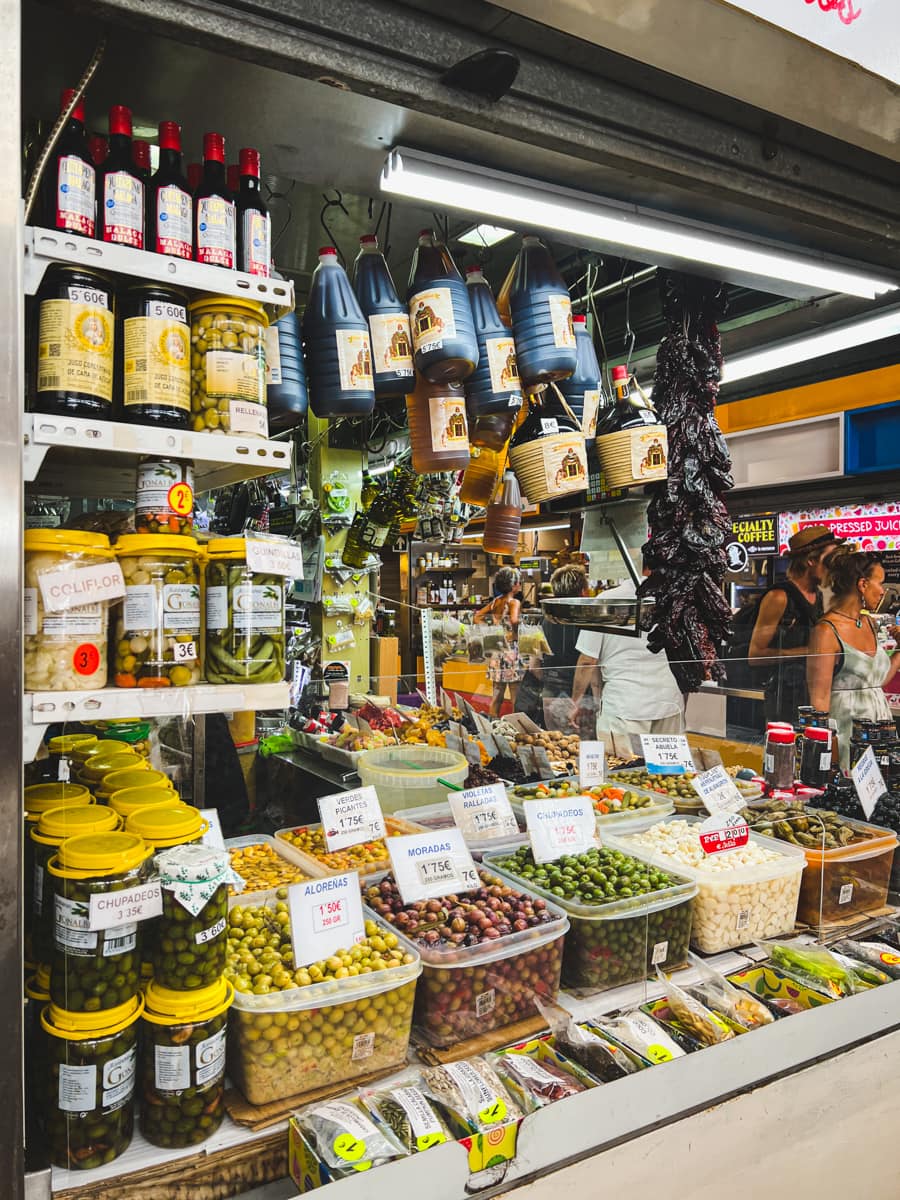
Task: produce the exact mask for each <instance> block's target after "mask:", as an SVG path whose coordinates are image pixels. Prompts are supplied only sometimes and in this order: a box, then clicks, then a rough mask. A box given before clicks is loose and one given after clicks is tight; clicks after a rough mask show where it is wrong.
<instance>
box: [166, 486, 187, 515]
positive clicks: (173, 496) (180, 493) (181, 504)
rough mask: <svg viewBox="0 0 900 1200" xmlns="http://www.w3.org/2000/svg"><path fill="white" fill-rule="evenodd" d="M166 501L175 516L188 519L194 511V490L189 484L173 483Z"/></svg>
mask: <svg viewBox="0 0 900 1200" xmlns="http://www.w3.org/2000/svg"><path fill="white" fill-rule="evenodd" d="M166 500H167V501H168V505H169V508H171V510H172V512H173V513H175V515H176V516H179V517H188V516H190V514H191V513H192V512H193V511H194V489H193V488H192V487H191V485H190V484H189V483H173V484H172V486H171V487H170V488H169V494H168V495H167V497H166Z"/></svg>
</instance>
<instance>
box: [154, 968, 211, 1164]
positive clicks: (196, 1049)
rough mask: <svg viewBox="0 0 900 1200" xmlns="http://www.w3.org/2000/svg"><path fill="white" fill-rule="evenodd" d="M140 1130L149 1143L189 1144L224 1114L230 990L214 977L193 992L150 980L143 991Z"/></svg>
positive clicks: (199, 1139) (207, 1132) (202, 1138)
mask: <svg viewBox="0 0 900 1200" xmlns="http://www.w3.org/2000/svg"><path fill="white" fill-rule="evenodd" d="M144 995H145V999H146V1006H145V1008H144V1030H143V1034H144V1036H143V1039H142V1042H143V1046H142V1050H141V1115H140V1127H141V1133H142V1134H143V1135H144V1137H145V1138H146V1139H147V1141H148V1142H151V1143H152V1144H153V1145H154V1146H166V1147H175V1146H194V1145H196V1144H197V1143H198V1142H203V1141H205V1140H206V1139H207V1138H208V1137H209V1136H210V1135H211V1134H213V1133H215V1131H216V1130H217V1129H218V1128H219V1126H220V1125H221V1124H222V1118H223V1117H224V1115H225V1103H224V1098H225V1039H226V1036H227V1025H228V1009H229V1008H230V1007H231V1003H232V1001H233V1000H234V988H233V987H232V985H231V984H230V983H229V982H228V980H227V979H217V980H216V981H215V982H214V983H211V984H210V985H209V986H208V987H204V988H201V989H199V990H198V991H193V992H179V991H173V990H171V989H170V988H167V987H164V986H162V985H161V984H160V982H159V980H157V979H153V980H151V981H150V983H148V984H147V987H146V988H145V989H144Z"/></svg>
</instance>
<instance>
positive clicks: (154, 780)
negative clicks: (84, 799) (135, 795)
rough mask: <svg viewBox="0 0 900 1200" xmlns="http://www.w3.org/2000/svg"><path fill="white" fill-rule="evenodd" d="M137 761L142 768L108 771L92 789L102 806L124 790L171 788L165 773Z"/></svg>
mask: <svg viewBox="0 0 900 1200" xmlns="http://www.w3.org/2000/svg"><path fill="white" fill-rule="evenodd" d="M138 761H139V762H141V763H143V766H140V767H137V766H127V767H119V768H117V769H116V770H115V771H108V772H107V773H106V774H105V775H104V776H103V778H102V779H101V780H100V782H99V783H98V784H97V786H96V787H95V788H94V795H95V796H96V797H97V799H98V800H99V801H100V802H101V803H102V804H109V801H110V799H111V798H112V797H113V796H114V795H115V794H116V792H122V791H124V790H125V789H126V788H136V787H140V788H145V787H157V788H171V787H172V780H171V779H170V778H169V777H168V775H167V774H166V773H165V771H157V770H156V769H155V768H154V767H151V766H149V764H148V763H147V760H146V759H139V760H138Z"/></svg>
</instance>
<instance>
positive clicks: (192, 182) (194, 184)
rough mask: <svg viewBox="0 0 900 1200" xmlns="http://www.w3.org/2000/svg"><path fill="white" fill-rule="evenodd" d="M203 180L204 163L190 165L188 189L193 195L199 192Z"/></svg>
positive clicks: (188, 169)
mask: <svg viewBox="0 0 900 1200" xmlns="http://www.w3.org/2000/svg"><path fill="white" fill-rule="evenodd" d="M202 178H203V163H188V166H187V180H188V187H189V188H190V189H191V195H192V196H193V195H194V193H195V192H196V191H197V188H198V187H199V186H200V180H201V179H202Z"/></svg>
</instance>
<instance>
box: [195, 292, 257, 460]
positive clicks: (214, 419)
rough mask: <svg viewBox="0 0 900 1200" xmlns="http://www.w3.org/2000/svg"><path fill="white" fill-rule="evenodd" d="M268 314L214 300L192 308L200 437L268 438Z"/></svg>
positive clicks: (251, 304)
mask: <svg viewBox="0 0 900 1200" xmlns="http://www.w3.org/2000/svg"><path fill="white" fill-rule="evenodd" d="M268 324H269V322H268V318H267V317H266V313H265V309H264V308H263V306H262V305H261V304H257V303H256V301H254V300H235V299H232V298H231V297H228V296H211V297H208V298H207V299H205V300H198V301H196V302H195V303H194V304H192V305H191V414H192V417H193V429H194V431H195V432H196V433H202V432H204V431H206V432H211V433H231V434H235V435H237V436H240V437H246V436H250V437H261V438H264V437H268V435H269V422H268V415H267V413H266V329H267V328H268Z"/></svg>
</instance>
